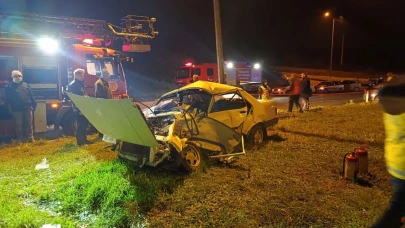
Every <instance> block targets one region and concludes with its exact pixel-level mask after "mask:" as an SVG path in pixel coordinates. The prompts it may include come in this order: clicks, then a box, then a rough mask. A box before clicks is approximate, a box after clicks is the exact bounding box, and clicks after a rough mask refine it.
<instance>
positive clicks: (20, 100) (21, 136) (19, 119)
mask: <svg viewBox="0 0 405 228" xmlns="http://www.w3.org/2000/svg"><path fill="white" fill-rule="evenodd" d="M11 78H12V79H13V81H11V82H10V83H8V84H7V85H6V87H5V89H4V90H5V91H4V92H5V93H4V101H5V105H6V106H5V107H6V108H7V111H8V112H9V113H10V114H12V115H13V119H14V121H15V125H16V129H15V133H16V135H17V142H33V141H34V136H33V130H32V128H33V127H32V112H33V111H35V109H36V107H37V102H36V101H35V99H34V95H33V94H32V91H31V88H30V86H29V85H28V84H27V83H25V82H23V76H22V73H21V72H20V71H18V70H13V71H12V72H11Z"/></svg>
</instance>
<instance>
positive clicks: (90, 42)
mask: <svg viewBox="0 0 405 228" xmlns="http://www.w3.org/2000/svg"><path fill="white" fill-rule="evenodd" d="M82 44H84V45H89V46H97V47H100V46H101V41H100V40H95V39H89V38H86V39H83V41H82Z"/></svg>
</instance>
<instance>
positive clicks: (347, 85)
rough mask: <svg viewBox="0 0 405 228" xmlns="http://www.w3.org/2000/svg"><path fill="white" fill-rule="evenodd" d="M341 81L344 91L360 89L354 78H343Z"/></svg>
mask: <svg viewBox="0 0 405 228" xmlns="http://www.w3.org/2000/svg"><path fill="white" fill-rule="evenodd" d="M341 82H342V84H343V86H344V90H345V91H353V92H359V91H360V89H361V85H360V83H359V82H356V81H354V80H343V81H341Z"/></svg>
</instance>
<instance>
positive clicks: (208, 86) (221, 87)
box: [162, 81, 243, 97]
mask: <svg viewBox="0 0 405 228" xmlns="http://www.w3.org/2000/svg"><path fill="white" fill-rule="evenodd" d="M189 89H202V90H205V91H206V92H208V93H210V94H212V95H217V94H223V93H226V92H230V91H236V90H243V89H242V88H239V87H235V86H230V85H225V84H220V83H216V82H207V81H197V82H194V83H191V84H188V85H186V86H183V87H181V88H179V89H175V90H173V91H170V92H168V93H166V94H164V95H163V96H162V97H164V96H167V95H170V94H173V93H178V92H181V91H185V90H189Z"/></svg>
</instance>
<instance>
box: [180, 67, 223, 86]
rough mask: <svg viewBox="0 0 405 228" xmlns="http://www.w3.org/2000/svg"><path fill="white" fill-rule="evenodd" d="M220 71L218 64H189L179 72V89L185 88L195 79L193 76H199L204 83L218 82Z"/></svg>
mask: <svg viewBox="0 0 405 228" xmlns="http://www.w3.org/2000/svg"><path fill="white" fill-rule="evenodd" d="M217 71H218V69H217V66H216V64H208V63H204V64H201V65H193V64H192V63H187V64H185V65H184V66H183V67H181V68H179V69H178V70H177V75H176V85H177V86H178V87H182V86H185V85H187V84H189V83H190V81H191V80H192V79H193V75H195V74H196V75H198V76H199V80H202V81H214V82H215V81H218V73H217Z"/></svg>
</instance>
